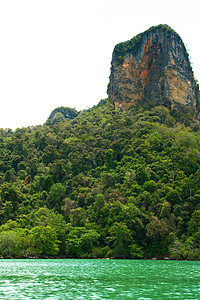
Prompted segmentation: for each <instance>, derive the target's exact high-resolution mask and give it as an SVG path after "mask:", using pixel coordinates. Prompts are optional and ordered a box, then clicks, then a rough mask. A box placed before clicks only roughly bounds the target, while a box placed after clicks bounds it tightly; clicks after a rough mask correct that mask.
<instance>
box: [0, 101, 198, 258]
mask: <svg viewBox="0 0 200 300" xmlns="http://www.w3.org/2000/svg"><path fill="white" fill-rule="evenodd" d="M0 257H2V258H29V257H44V258H45V257H55V258H56V257H57V258H130V259H138V258H146V259H150V258H159V259H164V258H165V259H167V258H169V259H188V260H198V259H200V126H199V123H198V122H197V121H194V120H192V119H190V117H189V116H187V115H186V114H183V113H181V112H178V111H173V110H172V111H170V110H168V109H167V108H165V107H154V108H152V109H151V110H148V109H146V108H142V107H132V108H131V109H129V110H128V111H121V110H120V109H116V108H115V107H114V106H113V105H112V104H111V103H110V102H109V101H107V100H102V101H100V103H99V104H98V105H96V106H94V107H93V108H91V109H88V110H85V111H81V112H80V113H78V112H77V111H76V110H75V109H71V108H64V107H62V108H59V109H57V110H55V111H54V112H53V113H52V114H51V117H50V118H49V119H48V120H47V121H46V123H45V124H44V125H42V126H32V127H27V128H23V127H22V128H18V129H16V130H14V131H12V130H11V129H0Z"/></svg>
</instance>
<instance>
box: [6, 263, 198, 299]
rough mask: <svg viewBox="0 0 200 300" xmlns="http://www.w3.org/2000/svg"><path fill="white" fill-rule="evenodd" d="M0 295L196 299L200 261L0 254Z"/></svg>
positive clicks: (56, 297)
mask: <svg viewBox="0 0 200 300" xmlns="http://www.w3.org/2000/svg"><path fill="white" fill-rule="evenodd" d="M0 299H8V300H10V299H15V300H17V299H49V300H50V299H61V300H64V299H73V300H75V299H87V300H89V299H112V300H114V299H120V300H123V299H153V300H154V299H184V300H187V299H200V262H190V261H148V260H84V259H80V260H73V259H69V260H68V259H66V260H65V259H57V260H54V259H49V260H48V259H47V260H45V259H44V260H43V259H41V260H40V259H30V260H23V259H22V260H9V259H5V260H0Z"/></svg>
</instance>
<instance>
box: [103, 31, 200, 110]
mask: <svg viewBox="0 0 200 300" xmlns="http://www.w3.org/2000/svg"><path fill="white" fill-rule="evenodd" d="M197 89H198V87H197V84H196V81H195V79H194V75H193V71H192V68H191V65H190V61H189V58H188V53H187V50H186V47H185V45H184V43H183V41H182V39H181V38H180V36H179V35H178V34H177V33H176V32H175V31H174V30H172V29H171V28H170V27H169V26H168V25H158V26H154V27H151V28H150V29H148V30H147V31H145V32H143V33H141V34H138V35H137V36H135V37H134V38H133V39H131V40H129V41H126V42H123V43H120V44H118V45H116V46H115V48H114V51H113V55H112V62H111V74H110V81H109V84H108V91H107V92H108V97H109V100H110V101H111V102H113V103H114V104H115V106H116V107H120V108H121V109H123V110H125V109H128V108H130V107H131V106H133V105H137V104H139V105H144V106H149V107H154V106H158V105H162V106H166V107H168V108H170V109H187V111H189V112H191V114H193V115H197V113H198V109H197V107H198V95H199V91H197Z"/></svg>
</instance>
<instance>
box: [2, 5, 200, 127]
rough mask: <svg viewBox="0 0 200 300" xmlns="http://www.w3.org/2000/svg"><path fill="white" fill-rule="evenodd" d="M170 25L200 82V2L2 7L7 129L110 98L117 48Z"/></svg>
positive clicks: (43, 120) (3, 77) (41, 121)
mask: <svg viewBox="0 0 200 300" xmlns="http://www.w3.org/2000/svg"><path fill="white" fill-rule="evenodd" d="M158 24H168V25H169V26H171V27H172V28H173V29H174V30H176V31H177V33H178V34H179V35H180V36H181V37H182V39H183V42H184V43H185V45H186V48H187V49H188V50H189V54H190V58H191V62H192V66H193V70H194V74H195V77H196V79H198V81H199V82H200V50H199V47H200V38H199V30H200V1H199V0H189V1H188V0H187V1H186V0H180V1H179V0H167V1H162V0H137V1H135V0H70V1H68V0H0V128H12V129H15V128H17V127H22V126H24V127H26V126H31V125H39V124H43V123H44V122H45V121H46V119H47V118H48V116H49V115H50V113H51V111H52V110H53V109H54V108H56V107H59V106H69V107H74V108H76V109H77V110H81V109H85V108H88V107H92V106H93V105H95V104H97V103H98V102H99V101H100V100H101V99H103V98H106V97H107V94H106V89H107V84H108V81H109V74H110V62H111V57H112V51H113V48H114V46H115V45H116V44H117V43H119V42H123V41H126V40H128V39H131V38H132V37H133V36H135V35H136V34H138V33H140V32H143V31H145V30H146V29H148V28H149V27H151V26H154V25H158Z"/></svg>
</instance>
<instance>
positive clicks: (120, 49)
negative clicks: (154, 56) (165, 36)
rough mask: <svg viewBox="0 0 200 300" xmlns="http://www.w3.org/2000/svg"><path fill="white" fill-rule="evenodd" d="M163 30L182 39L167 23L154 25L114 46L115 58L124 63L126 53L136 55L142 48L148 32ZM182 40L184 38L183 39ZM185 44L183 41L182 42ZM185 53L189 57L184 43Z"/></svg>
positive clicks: (119, 62)
mask: <svg viewBox="0 0 200 300" xmlns="http://www.w3.org/2000/svg"><path fill="white" fill-rule="evenodd" d="M159 30H161V31H163V32H166V33H169V34H170V33H171V34H173V35H174V36H176V37H178V38H179V39H180V40H181V38H180V36H179V35H178V33H177V32H176V31H174V30H173V29H172V28H171V27H170V26H168V25H166V24H160V25H158V26H152V27H150V28H149V29H147V30H146V31H145V32H142V33H139V34H137V35H136V36H134V37H133V38H132V39H130V40H128V41H125V42H122V43H119V44H117V45H116V46H115V48H114V53H115V58H116V61H117V63H118V64H122V63H123V61H124V56H125V55H126V54H133V55H135V54H136V53H137V51H138V50H139V49H140V46H141V43H142V41H143V37H144V36H145V35H147V34H148V33H154V32H156V31H159ZM181 41H182V40H181ZM182 44H183V42H182ZM183 47H184V50H185V53H186V55H187V57H188V53H187V50H186V48H185V46H184V44H183Z"/></svg>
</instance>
